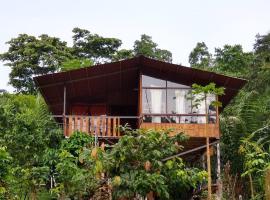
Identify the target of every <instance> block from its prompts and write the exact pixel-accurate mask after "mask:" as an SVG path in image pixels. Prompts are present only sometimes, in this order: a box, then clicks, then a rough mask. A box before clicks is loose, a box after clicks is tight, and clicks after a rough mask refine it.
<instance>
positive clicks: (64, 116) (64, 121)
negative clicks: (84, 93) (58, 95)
mask: <svg viewBox="0 0 270 200" xmlns="http://www.w3.org/2000/svg"><path fill="white" fill-rule="evenodd" d="M66 92H67V88H66V86H65V85H64V97H63V98H64V102H63V130H64V135H65V137H67V136H68V135H67V127H66V96H67V94H66Z"/></svg>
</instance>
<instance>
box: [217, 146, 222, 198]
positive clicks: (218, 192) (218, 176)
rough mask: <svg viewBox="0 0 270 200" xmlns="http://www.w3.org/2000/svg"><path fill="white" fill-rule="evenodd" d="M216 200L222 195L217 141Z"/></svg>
mask: <svg viewBox="0 0 270 200" xmlns="http://www.w3.org/2000/svg"><path fill="white" fill-rule="evenodd" d="M217 187H218V191H217V200H221V197H222V183H221V170H220V144H219V143H217Z"/></svg>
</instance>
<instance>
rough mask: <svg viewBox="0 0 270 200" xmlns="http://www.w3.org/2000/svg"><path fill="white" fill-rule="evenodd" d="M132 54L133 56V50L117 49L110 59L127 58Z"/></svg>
mask: <svg viewBox="0 0 270 200" xmlns="http://www.w3.org/2000/svg"><path fill="white" fill-rule="evenodd" d="M133 56H134V52H133V50H130V49H121V50H119V51H117V52H116V53H115V54H114V55H113V57H112V61H119V60H124V59H128V58H132V57H133Z"/></svg>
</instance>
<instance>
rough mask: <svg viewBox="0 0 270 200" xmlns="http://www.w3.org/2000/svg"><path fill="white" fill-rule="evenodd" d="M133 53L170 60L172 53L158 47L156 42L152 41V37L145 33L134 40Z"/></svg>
mask: <svg viewBox="0 0 270 200" xmlns="http://www.w3.org/2000/svg"><path fill="white" fill-rule="evenodd" d="M134 54H135V55H136V56H138V55H144V56H147V57H149V58H154V59H157V60H161V61H166V62H172V53H171V52H170V51H168V50H165V49H159V48H158V45H157V43H155V42H153V40H152V37H150V36H148V35H145V34H143V35H141V38H140V40H136V41H135V42H134Z"/></svg>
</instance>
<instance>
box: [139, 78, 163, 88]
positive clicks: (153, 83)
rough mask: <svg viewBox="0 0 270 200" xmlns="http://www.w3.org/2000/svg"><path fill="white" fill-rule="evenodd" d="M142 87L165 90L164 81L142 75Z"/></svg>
mask: <svg viewBox="0 0 270 200" xmlns="http://www.w3.org/2000/svg"><path fill="white" fill-rule="evenodd" d="M142 86H143V87H164V88H166V81H165V80H161V79H158V78H153V77H150V76H145V75H142Z"/></svg>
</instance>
